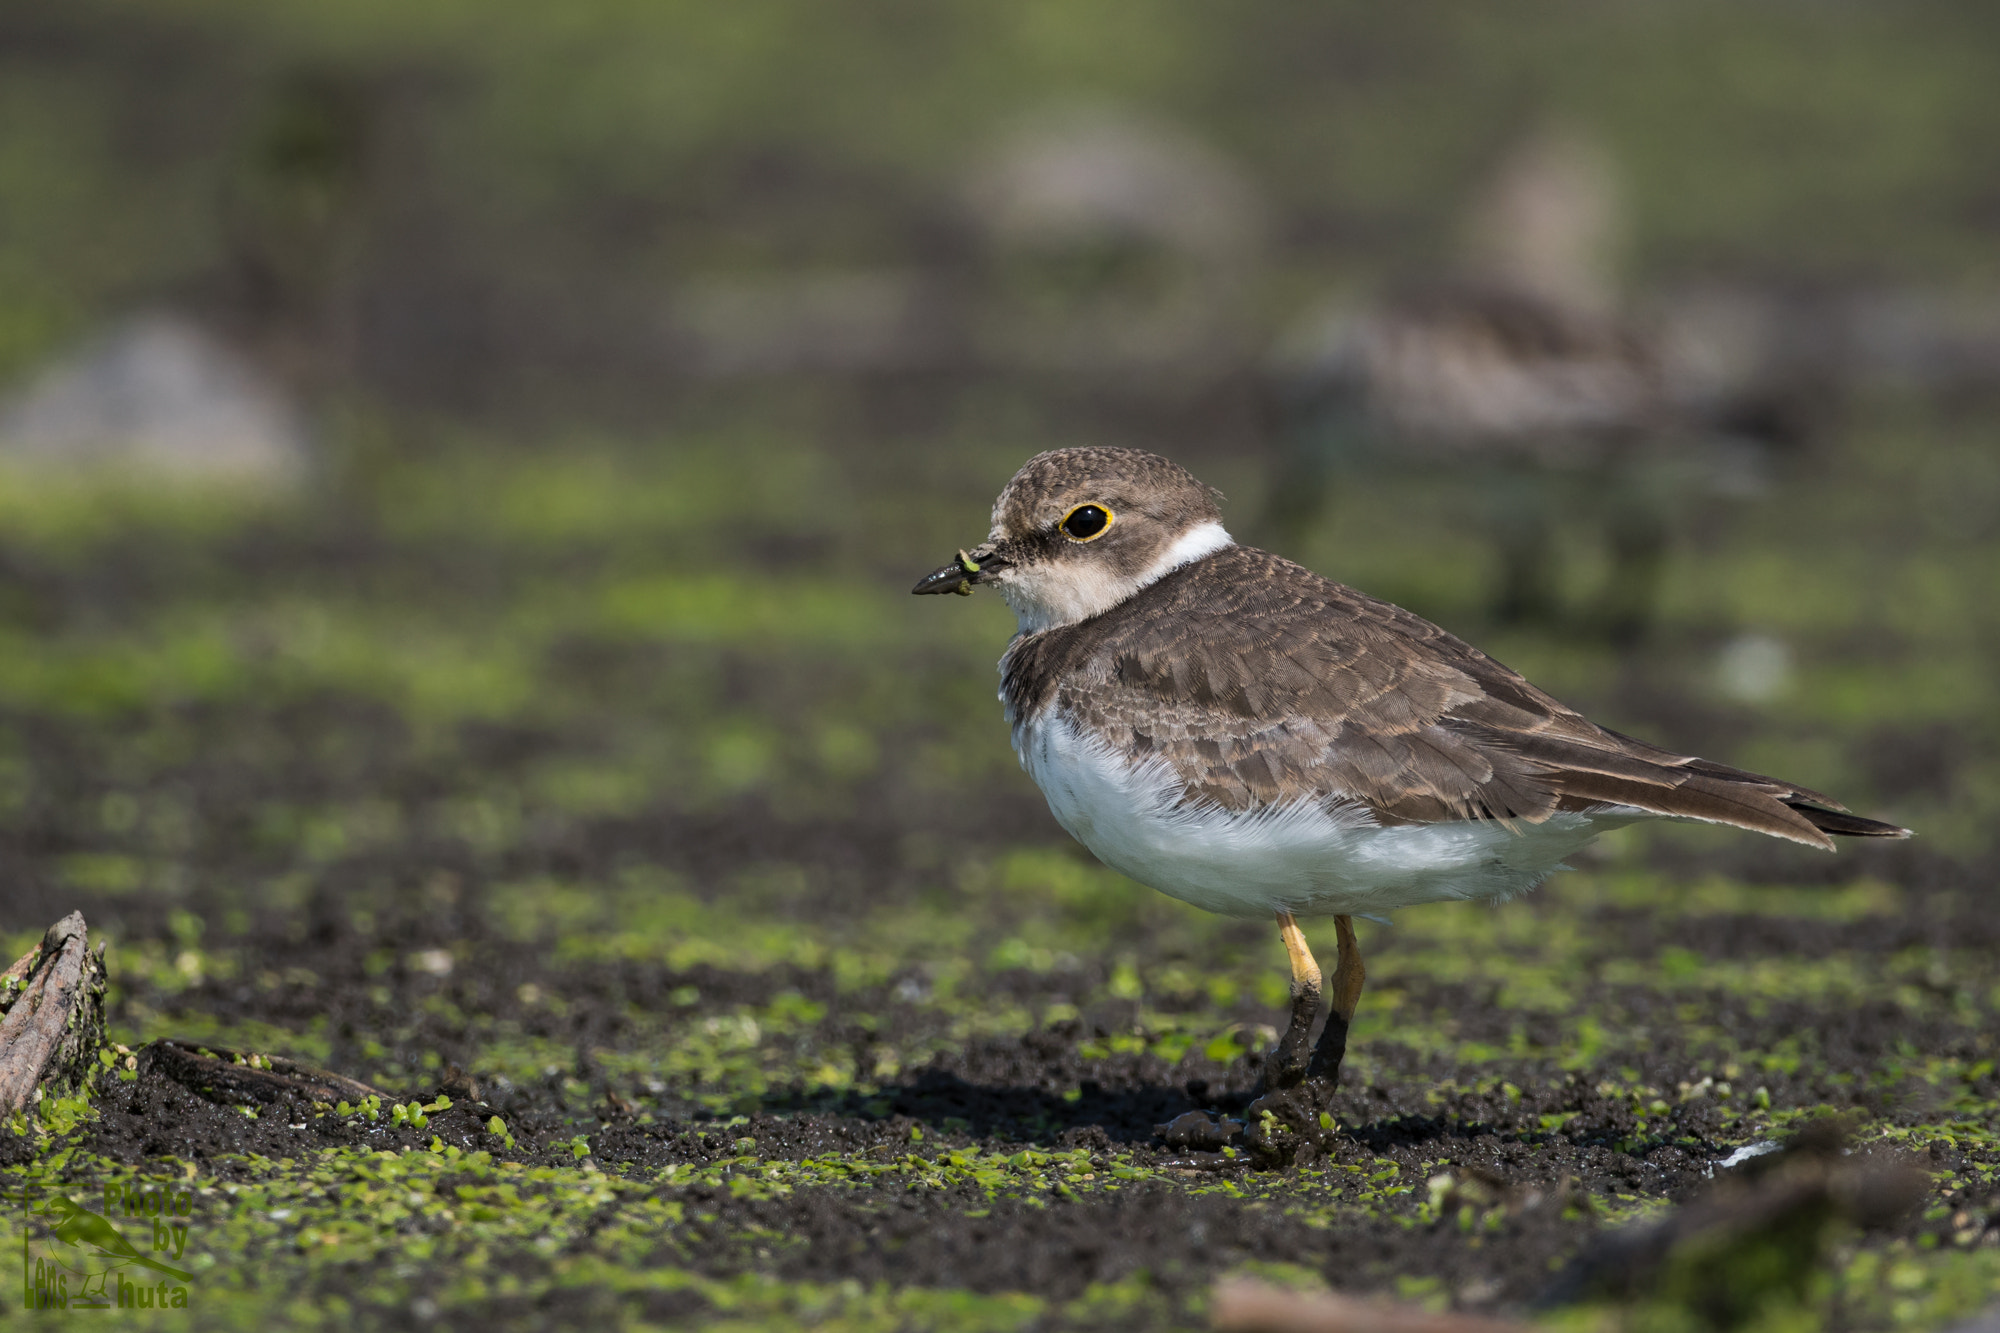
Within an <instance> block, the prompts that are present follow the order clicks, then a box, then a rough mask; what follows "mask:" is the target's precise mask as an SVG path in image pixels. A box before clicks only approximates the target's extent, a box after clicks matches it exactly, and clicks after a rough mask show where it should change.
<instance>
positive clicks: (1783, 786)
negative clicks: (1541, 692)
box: [1502, 732, 1909, 851]
mask: <svg viewBox="0 0 2000 1333" xmlns="http://www.w3.org/2000/svg"><path fill="white" fill-rule="evenodd" d="M1603 734H1604V735H1607V736H1608V737H1610V738H1611V739H1613V740H1614V741H1623V742H1627V744H1628V745H1629V748H1622V747H1621V748H1618V749H1612V748H1608V747H1605V746H1602V745H1592V744H1589V743H1588V742H1586V741H1583V740H1581V739H1579V738H1574V737H1558V736H1552V735H1549V734H1548V733H1542V734H1539V735H1537V734H1526V735H1523V734H1518V733H1517V734H1515V735H1511V736H1508V737H1506V738H1505V739H1504V741H1502V743H1503V744H1506V745H1507V746H1508V747H1509V748H1511V749H1512V750H1514V751H1515V752H1516V753H1517V754H1520V755H1521V756H1522V757H1524V758H1526V759H1528V760H1530V761H1531V762H1533V763H1535V764H1536V765H1538V766H1540V767H1542V768H1543V769H1544V771H1546V772H1547V773H1548V776H1549V778H1550V779H1551V781H1552V785H1553V786H1554V787H1555V788H1556V790H1557V791H1558V792H1559V793H1560V801H1559V804H1560V806H1561V807H1562V808H1566V809H1588V808H1590V807H1592V806H1602V805H1623V806H1631V807H1634V808H1636V809H1640V810H1646V811H1649V812H1651V813H1653V814H1659V815H1665V816H1668V817H1671V818H1679V819H1698V820H1702V821H1704V822H1707V823H1711V824H1728V825H1732V826H1734V827H1736V828H1741V829H1748V830H1751V831H1753V832H1757V833H1767V834H1770V835H1771V836H1773V837H1778V838H1787V839H1790V840H1791V841H1793V842H1801V843H1804V844H1806V845H1807V846H1809V847H1818V848H1821V849H1822V850H1825V851H1832V850H1833V838H1832V837H1831V836H1829V835H1833V834H1838V835H1846V836H1855V837H1870V838H1906V837H1908V836H1909V830H1908V829H1903V828H1898V827H1896V826H1895V825H1894V824H1885V823H1882V822H1880V821H1879V820H1873V819H1863V818H1862V817H1861V816H1859V815H1852V814H1849V813H1848V812H1847V811H1846V810H1844V809H1842V808H1841V807H1840V805H1839V804H1838V803H1837V802H1835V801H1833V800H1831V799H1829V798H1828V797H1825V796H1822V795H1820V794H1819V793H1818V792H1815V791H1808V790H1806V789H1805V788H1803V787H1797V786H1794V785H1792V784H1791V783H1788V782H1780V781H1778V780H1777V779H1775V778H1767V777H1765V776H1763V775H1762V774H1761V773H1751V772H1747V771H1746V770H1744V769H1740V768H1731V767H1729V766H1728V765H1726V764H1718V763H1714V762H1712V761H1710V760H1706V759H1694V758H1689V757H1684V756H1681V755H1676V754H1673V753H1672V752H1670V751H1665V750H1661V749H1659V748H1657V747H1655V746H1652V745H1647V744H1646V743H1644V742H1642V741H1630V740H1629V738H1627V737H1623V736H1619V735H1618V734H1617V733H1616V732H1607V733H1603Z"/></svg>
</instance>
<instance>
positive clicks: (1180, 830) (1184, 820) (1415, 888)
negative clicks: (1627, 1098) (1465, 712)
mask: <svg viewBox="0 0 2000 1333" xmlns="http://www.w3.org/2000/svg"><path fill="white" fill-rule="evenodd" d="M1014 749H1015V752H1016V753H1017V754H1019V755H1020V757H1021V767H1023V768H1025V769H1026V770H1027V771H1028V775H1029V776H1030V777H1032V778H1034V780H1035V785H1036V786H1038V787H1040V788H1041V789H1042V794H1043V795H1045V796H1046V797H1048V801H1049V809H1050V811H1051V812H1053V813H1054V815H1055V817H1056V821H1057V822H1058V823H1060V824H1061V825H1062V826H1063V827H1064V828H1065V829H1067V830H1068V831H1069V832H1070V834H1071V836H1073V837H1075V838H1076V840H1077V841H1078V842H1081V843H1082V844H1083V845H1084V846H1086V847H1088V848H1090V850H1091V851H1092V852H1094V853H1096V855H1097V858H1098V859H1099V860H1100V861H1103V862H1104V863H1105V864H1106V865H1108V866H1111V867H1112V868H1113V869H1115V870H1119V871H1122V872H1123V873H1125V874H1127V875H1130V876H1131V877H1132V878H1133V879H1136V880H1138V881H1139V882H1140V883H1142V884H1147V885H1150V886H1152V887H1153V888H1156V889H1158V890H1159V891H1160V892H1162V893H1165V894H1168V895H1170V896H1171V897H1175V898H1179V899H1180V900H1181V901H1183V902H1187V903H1192V904H1194V905H1195V906H1196V907H1201V908H1206V909H1207V910H1208V911H1211V912H1221V913H1224V914H1226V915H1229V916H1265V915H1268V914H1270V913H1272V912H1274V911H1280V910H1282V911H1287V912H1292V913H1295V914H1298V915H1305V916H1332V915H1356V914H1360V915H1366V914H1376V913H1382V912H1387V911H1392V910H1394V909H1396V908H1400V907H1409V906H1413V905H1415V904H1417V903H1429V902H1440V901H1444V900H1448V899H1454V898H1492V899H1503V898H1509V897H1512V896H1513V895H1515V894H1517V893H1524V892H1526V891H1527V890H1529V889H1532V888H1534V887H1535V886H1536V885H1537V884H1539V883H1541V882H1542V880H1543V879H1544V878H1546V877H1547V876H1548V874H1549V872H1550V871H1553V870H1557V869H1560V868H1561V865H1562V861H1563V858H1564V857H1566V856H1568V855H1570V854H1571V853H1573V852H1575V851H1576V850H1577V849H1578V848H1580V847H1582V846H1583V845H1584V844H1585V843H1587V842H1589V841H1590V840H1591V839H1592V838H1593V837H1595V836H1596V835H1597V834H1598V833H1600V832H1603V831H1604V830H1605V829H1607V828H1615V827H1618V826H1619V825H1622V824H1625V823H1628V822H1630V820H1631V818H1632V817H1633V816H1632V815H1622V814H1610V815H1583V814H1570V813H1561V814H1556V815H1551V816H1550V817H1549V818H1548V819H1546V820H1544V821H1543V822H1542V823H1540V824H1523V825H1518V826H1517V829H1518V831H1510V830H1509V829H1507V828H1506V827H1504V826H1502V825H1499V824H1495V823H1491V822H1485V821H1470V820H1466V821H1455V822H1452V823H1447V824H1405V825H1394V826H1387V827H1385V826H1383V825H1380V824H1378V823H1376V821H1375V819H1374V816H1373V815H1371V814H1370V813H1369V812H1368V810H1367V809H1366V808H1365V807H1363V806H1361V805H1359V804H1355V805H1350V806H1335V807H1334V809H1333V810H1332V812H1331V813H1329V812H1328V811H1327V810H1326V809H1324V808H1323V807H1322V806H1321V805H1319V804H1318V803H1301V804H1298V805H1294V806H1290V807H1283V808H1269V809H1265V810H1261V811H1257V812H1255V813H1248V814H1240V813H1234V812H1231V811H1227V810H1221V809H1216V808H1212V807H1211V808H1207V809H1203V808H1199V807H1193V808H1191V807H1189V806H1184V805H1182V804H1180V800H1181V795H1182V786H1181V783H1180V780H1179V778H1178V777H1177V776H1176V775H1175V773H1174V771H1173V769H1172V768H1171V767H1170V766H1169V765H1168V764H1167V763H1166V762H1165V761H1164V760H1161V759H1159V758H1157V757H1155V758H1153V759H1151V760H1149V761H1142V762H1140V763H1136V764H1135V763H1132V762H1130V761H1129V760H1128V759H1127V758H1126V757H1125V756H1124V755H1123V754H1121V753H1119V752H1117V751H1115V750H1113V749H1112V748H1111V747H1110V746H1107V745H1105V744H1104V743H1102V742H1101V741H1099V740H1097V739H1095V738H1094V737H1091V736H1089V735H1086V734H1085V733H1083V732H1082V731H1080V730H1079V729H1078V728H1077V727H1075V726H1074V725H1072V724H1071V723H1069V722H1068V721H1066V720H1064V719H1062V718H1060V717H1057V716H1056V715H1055V712H1054V710H1053V709H1050V708H1045V709H1043V710H1042V711H1041V713H1040V714H1039V715H1038V716H1036V717H1033V718H1026V719H1018V720H1017V721H1016V723H1015V727H1014ZM1634 813H1635V814H1636V812H1634Z"/></svg>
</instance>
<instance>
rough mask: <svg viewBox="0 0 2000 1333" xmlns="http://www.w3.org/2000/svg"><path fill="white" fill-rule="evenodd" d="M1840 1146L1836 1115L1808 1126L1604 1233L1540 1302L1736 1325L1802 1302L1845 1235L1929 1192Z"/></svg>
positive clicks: (1914, 1173) (1913, 1178)
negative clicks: (1641, 1306)
mask: <svg viewBox="0 0 2000 1333" xmlns="http://www.w3.org/2000/svg"><path fill="white" fill-rule="evenodd" d="M1846 1142H1847V1130H1846V1126H1845V1125H1844V1124H1843V1122H1842V1121H1841V1120H1840V1119H1839V1118H1837V1117H1827V1118H1825V1119H1822V1120H1818V1121H1815V1122H1813V1123H1812V1124H1809V1125H1807V1126H1805V1128H1803V1129H1801V1130H1800V1131H1799V1132H1798V1134H1797V1135H1795V1136H1794V1137H1793V1138H1792V1140H1791V1141H1790V1142H1789V1143H1788V1144H1786V1145H1785V1147H1784V1149H1783V1150H1782V1151H1779V1152H1775V1153H1768V1154H1760V1155H1759V1156H1756V1157H1753V1158H1751V1159H1749V1160H1747V1161H1745V1162H1743V1163H1742V1164H1741V1165H1740V1166H1738V1167H1736V1168H1735V1169H1733V1170H1729V1171H1725V1172H1721V1173H1719V1174H1718V1175H1717V1177H1716V1180H1715V1183H1714V1184H1713V1185H1711V1186H1709V1187H1708V1188H1707V1189H1706V1190H1705V1191H1703V1193H1702V1194H1700V1195H1699V1196H1698V1197H1696V1198H1695V1199H1694V1200H1692V1201H1691V1202H1689V1203H1688V1204H1687V1205H1686V1206H1684V1207H1681V1208H1678V1209H1676V1210H1675V1211H1674V1212H1672V1213H1670V1214H1668V1215H1667V1216H1666V1217H1665V1218H1663V1219H1661V1220H1660V1221H1658V1222H1653V1223H1649V1224H1645V1225H1641V1226H1636V1227H1629V1228H1626V1229H1625V1230H1622V1231H1619V1232H1616V1233H1613V1234H1612V1235H1609V1236H1606V1237H1605V1238H1604V1239H1602V1240H1601V1241H1599V1242H1598V1243H1597V1244H1595V1245H1593V1246H1592V1247H1591V1248H1590V1249H1588V1250H1586V1251H1585V1252H1584V1253H1583V1254H1581V1255H1579V1256H1578V1257H1577V1259H1576V1260H1575V1261H1574V1262H1573V1263H1571V1264H1570V1266H1569V1267H1568V1268H1567V1269H1566V1270H1565V1271H1564V1272H1563V1274H1562V1275H1561V1276H1560V1277H1559V1278H1557V1280H1556V1282H1555V1285H1554V1286H1553V1287H1552V1288H1551V1290H1550V1291H1549V1293H1548V1294H1547V1295H1546V1296H1545V1297H1544V1298H1543V1304H1544V1305H1563V1304H1569V1303H1572V1302H1576V1301H1583V1300H1605V1299H1609V1300H1617V1301H1626V1302H1634V1301H1648V1302H1657V1303H1663V1304H1666V1305H1670V1306H1677V1307H1680V1308H1681V1309H1683V1310H1685V1311H1687V1312H1688V1313H1689V1314H1691V1315H1693V1316H1694V1317H1695V1318H1696V1319H1698V1320H1700V1321H1701V1322H1702V1323H1703V1324H1705V1325H1706V1326H1708V1327H1711V1328H1715V1329H1732V1328H1738V1327H1741V1326H1743V1325H1745V1324H1747V1323H1748V1322H1750V1321H1751V1320H1753V1319H1756V1318H1758V1317H1760V1316H1761V1315H1764V1314H1768V1313H1769V1311H1770V1310H1771V1309H1772V1307H1773V1306H1774V1304H1782V1303H1797V1302H1799V1301H1801V1300H1803V1299H1804V1297H1805V1294H1806V1289H1807V1285H1808V1283H1809V1282H1810V1281H1811V1279H1812V1276H1813V1274H1814V1273H1815V1272H1816V1271H1818V1269H1819V1267H1820V1265H1821V1264H1822V1263H1823V1262H1824V1260H1825V1257H1826V1252H1827V1247H1828V1246H1829V1245H1830V1244H1831V1243H1832V1242H1833V1241H1834V1239H1835V1238H1836V1237H1837V1236H1838V1235H1839V1234H1840V1233H1841V1232H1842V1231H1843V1230H1845V1229H1848V1228H1852V1227H1862V1228H1873V1227H1883V1226H1888V1225H1891V1224H1893V1223H1895V1222H1898V1221H1900V1220H1901V1219H1902V1218H1904V1217H1906V1216H1908V1215H1909V1213H1910V1212H1911V1211H1912V1210H1913V1209H1915V1208H1916V1207H1917V1205H1918V1204H1919V1203H1921V1202H1922V1200H1923V1197H1924V1194H1925V1192H1926V1190H1928V1189H1929V1187H1930V1180H1929V1177H1928V1176H1927V1175H1925V1174H1924V1173H1923V1172H1922V1171H1919V1170H1916V1169H1915V1168H1913V1167H1909V1166H1906V1165H1902V1164H1900V1163H1897V1162H1893V1161H1887V1160H1882V1159H1876V1158H1869V1157H1863V1156H1859V1155H1856V1154H1853V1153H1851V1152H1850V1151H1849V1150H1848V1149H1847V1147H1846Z"/></svg>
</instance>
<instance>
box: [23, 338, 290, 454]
mask: <svg viewBox="0 0 2000 1333" xmlns="http://www.w3.org/2000/svg"><path fill="white" fill-rule="evenodd" d="M0 457H5V458H7V459H9V460H12V461H16V462H20V463H28V464H36V463H39V464H43V465H47V466H52V467H60V468H66V469H71V470H74V469H78V468H84V467H92V466H94V467H98V468H102V469H107V470H110V471H114V472H124V473H130V474H141V475H148V476H157V475H164V476H168V477H175V478H184V479H193V480H202V481H219V482H233V483H237V484H242V483H251V484H253V485H258V486H264V487H276V488H279V489H284V488H288V487H290V486H292V485H294V484H296V483H297V482H298V481H300V480H301V479H302V478H303V477H304V475H305V474H306V472H307V471H308V470H309V466H310V464H309V448H308V445H307V442H306V431H305V427H304V425H303V423H302V422H301V420H300V417H299V413H298V410H297V408H296V407H295V406H294V405H293V404H292V402H291V401H290V399H289V398H288V397H287V396H286V394H285V393H284V391H283V389H281V388H280V387H279V386H278V385H277V384H276V383H275V382H274V381H271V380H269V379H267V378H266V377H265V376H264V375H263V373H262V372H261V371H260V370H258V369H257V367H256V366H254V365H253V364H252V363H251V362H250V361H249V360H248V359H246V358H245V357H243V356H241V355H239V354H238V353H237V352H235V351H233V350H232V349H230V348H229V347H227V346H226V345H224V344H223V343H222V342H221V341H220V340H218V339H217V338H215V337H214V336H212V335H211V334H209V333H208V332H207V331H205V330H204V329H202V328H201V327H200V326H198V325H196V324H194V323H192V322H191V321H189V320H187V319H185V318H183V317H181V316H179V315H173V314H163V313H157V312H155V313H148V314H140V315H136V316H133V317H132V318H130V319H128V320H126V321H125V322H124V323H122V324H119V325H117V326H115V327H113V328H111V329H109V330H107V331H106V332H104V333H103V334H101V335H100V336H99V337H98V338H97V339H96V340H95V341H94V342H92V343H90V344H89V345H87V346H85V347H83V348H81V349H79V350H78V351H76V352H74V353H72V354H71V355H69V356H68V357H66V358H63V359H61V360H59V361H56V362H53V363H51V364H50V365H49V366H48V367H47V368H46V369H44V370H43V371H42V373H41V374H40V375H39V376H37V377H36V378H35V379H34V380H33V381H32V382H31V383H30V384H28V385H27V386H26V387H25V388H23V389H22V390H21V391H20V392H19V393H17V394H15V395H14V396H12V397H11V398H10V399H9V400H8V401H6V402H5V403H4V404H0Z"/></svg>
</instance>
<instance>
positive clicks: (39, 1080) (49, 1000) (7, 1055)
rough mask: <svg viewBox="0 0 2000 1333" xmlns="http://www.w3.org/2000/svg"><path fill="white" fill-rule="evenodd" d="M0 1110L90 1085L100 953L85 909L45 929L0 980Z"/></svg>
mask: <svg viewBox="0 0 2000 1333" xmlns="http://www.w3.org/2000/svg"><path fill="white" fill-rule="evenodd" d="M0 1006H4V1008H5V1011H6V1017H5V1018H0V1115H11V1114H13V1113H14V1112H15V1111H19V1110H21V1109H23V1108H24V1107H26V1106H27V1105H28V1104H29V1102H30V1101H32V1100H33V1098H34V1095H35V1089H36V1088H38V1087H42V1086H44V1085H46V1086H48V1087H51V1088H53V1089H55V1090H56V1091H58V1092H73V1091H77V1090H80V1089H82V1088H85V1087H88V1086H90V1085H91V1084H92V1083H93V1082H94V1081H95V1080H96V1077H97V1075H98V1072H99V1068H98V1062H97V1053H98V1051H99V1050H100V1049H101V1048H102V1047H103V1045H104V956H103V951H102V950H99V951H98V952H96V953H93V952H91V950H90V932H89V930H88V928H87V927H86V926H85V925H84V922H83V913H81V912H71V913H70V914H69V915H68V916H66V917H64V918H63V919H62V920H60V921H58V922H56V923H55V924H54V925H53V926H50V927H49V930H48V933H47V934H46V935H44V936H42V942H41V943H40V944H38V945H36V946H35V947H34V948H33V949H30V950H29V951H28V952H27V954H26V955H24V956H23V957H22V958H21V959H20V960H19V961H17V962H16V963H15V964H14V965H13V966H12V967H10V968H8V969H7V971H6V973H5V974H4V978H0Z"/></svg>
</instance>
